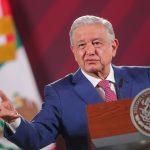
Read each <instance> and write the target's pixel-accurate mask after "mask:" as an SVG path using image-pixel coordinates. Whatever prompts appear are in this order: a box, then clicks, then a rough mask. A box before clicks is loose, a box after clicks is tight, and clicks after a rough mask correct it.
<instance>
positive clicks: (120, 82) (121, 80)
mask: <svg viewBox="0 0 150 150" xmlns="http://www.w3.org/2000/svg"><path fill="white" fill-rule="evenodd" d="M123 83H124V80H123V78H121V79H120V81H119V88H122V86H123Z"/></svg>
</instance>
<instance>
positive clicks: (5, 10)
mask: <svg viewBox="0 0 150 150" xmlns="http://www.w3.org/2000/svg"><path fill="white" fill-rule="evenodd" d="M1 3H2V11H3V15H4V16H6V15H10V14H11V10H10V6H9V2H8V0H1Z"/></svg>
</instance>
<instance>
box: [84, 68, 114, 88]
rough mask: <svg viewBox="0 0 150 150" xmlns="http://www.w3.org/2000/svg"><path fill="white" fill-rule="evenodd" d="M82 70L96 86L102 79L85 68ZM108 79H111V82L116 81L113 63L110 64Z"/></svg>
mask: <svg viewBox="0 0 150 150" xmlns="http://www.w3.org/2000/svg"><path fill="white" fill-rule="evenodd" d="M81 71H82V73H83V75H84V76H85V77H86V78H87V79H88V80H89V81H90V82H91V83H92V85H93V86H94V87H96V86H97V84H98V83H99V82H100V81H101V79H98V78H95V77H93V76H90V75H89V74H87V73H86V72H85V71H84V70H82V69H81ZM106 80H109V81H110V82H112V83H115V77H114V70H113V68H112V66H111V65H110V72H109V74H108V76H107V78H106Z"/></svg>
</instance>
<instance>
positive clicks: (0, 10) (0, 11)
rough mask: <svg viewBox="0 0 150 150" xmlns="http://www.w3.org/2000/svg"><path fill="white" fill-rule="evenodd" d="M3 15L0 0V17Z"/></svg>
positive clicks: (0, 0)
mask: <svg viewBox="0 0 150 150" xmlns="http://www.w3.org/2000/svg"><path fill="white" fill-rule="evenodd" d="M2 16H3V10H2V0H0V18H1V17H2Z"/></svg>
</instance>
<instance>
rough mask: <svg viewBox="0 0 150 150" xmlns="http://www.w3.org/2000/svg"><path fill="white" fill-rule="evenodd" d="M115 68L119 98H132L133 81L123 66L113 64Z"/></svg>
mask: <svg viewBox="0 0 150 150" xmlns="http://www.w3.org/2000/svg"><path fill="white" fill-rule="evenodd" d="M113 69H114V75H115V80H116V91H117V96H118V99H125V98H130V97H131V95H132V81H131V80H130V78H129V77H128V74H127V73H126V71H125V70H124V69H123V68H121V67H116V66H113Z"/></svg>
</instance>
